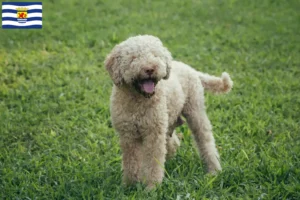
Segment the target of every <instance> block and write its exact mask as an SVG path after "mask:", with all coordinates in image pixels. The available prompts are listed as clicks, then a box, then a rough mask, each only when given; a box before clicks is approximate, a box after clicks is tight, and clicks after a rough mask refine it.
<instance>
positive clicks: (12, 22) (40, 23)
mask: <svg viewBox="0 0 300 200" xmlns="http://www.w3.org/2000/svg"><path fill="white" fill-rule="evenodd" d="M3 25H14V26H30V25H42V21H40V20H36V21H30V22H26V23H24V24H20V23H19V22H15V21H2V26H3Z"/></svg>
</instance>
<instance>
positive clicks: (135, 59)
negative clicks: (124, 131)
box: [104, 35, 172, 97]
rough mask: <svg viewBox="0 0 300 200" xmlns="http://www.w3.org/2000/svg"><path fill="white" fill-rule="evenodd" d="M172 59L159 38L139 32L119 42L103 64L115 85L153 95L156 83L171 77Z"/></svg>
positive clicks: (147, 95) (148, 95)
mask: <svg viewBox="0 0 300 200" xmlns="http://www.w3.org/2000/svg"><path fill="white" fill-rule="evenodd" d="M171 61H172V56H171V53H170V52H169V51H168V50H167V48H165V47H164V46H163V44H162V42H161V41H160V40H159V39H158V38H156V37H154V36H150V35H140V36H135V37H131V38H129V39H127V40H125V41H124V42H122V43H120V44H118V45H116V46H115V47H114V48H113V50H112V51H111V53H110V54H109V55H108V56H107V58H106V60H105V62H104V64H105V67H106V69H107V71H108V72H109V74H110V76H111V78H112V80H113V82H114V84H115V85H116V86H118V87H122V86H126V87H129V88H132V89H134V90H136V91H138V92H139V93H140V94H142V95H144V96H145V97H151V96H152V95H153V94H154V93H155V86H156V84H157V83H158V82H159V81H160V80H162V79H168V77H169V75H170V67H171Z"/></svg>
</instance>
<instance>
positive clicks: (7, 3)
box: [2, 2, 42, 6]
mask: <svg viewBox="0 0 300 200" xmlns="http://www.w3.org/2000/svg"><path fill="white" fill-rule="evenodd" d="M2 5H12V6H32V5H42V2H2Z"/></svg>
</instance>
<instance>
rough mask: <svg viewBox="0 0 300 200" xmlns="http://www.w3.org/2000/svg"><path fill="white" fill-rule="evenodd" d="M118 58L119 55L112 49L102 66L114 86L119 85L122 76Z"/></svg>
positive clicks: (119, 57) (121, 81)
mask: <svg viewBox="0 0 300 200" xmlns="http://www.w3.org/2000/svg"><path fill="white" fill-rule="evenodd" d="M120 59H121V56H120V55H118V54H117V53H116V51H115V50H113V51H112V52H111V53H110V54H109V55H108V56H107V57H106V59H105V61H104V66H105V68H106V70H107V71H108V73H109V75H110V77H111V79H112V80H113V82H114V84H115V85H116V86H120V85H121V84H122V83H123V77H122V73H121V69H120V67H119V65H120Z"/></svg>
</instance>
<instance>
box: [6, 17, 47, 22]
mask: <svg viewBox="0 0 300 200" xmlns="http://www.w3.org/2000/svg"><path fill="white" fill-rule="evenodd" d="M2 21H15V22H17V21H27V22H30V21H42V18H41V17H31V18H27V19H18V18H13V17H2Z"/></svg>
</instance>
